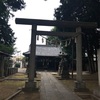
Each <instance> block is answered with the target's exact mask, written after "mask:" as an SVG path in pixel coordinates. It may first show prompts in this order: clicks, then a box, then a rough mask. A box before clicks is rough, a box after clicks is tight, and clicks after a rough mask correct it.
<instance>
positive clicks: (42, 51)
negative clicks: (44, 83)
mask: <svg viewBox="0 0 100 100" xmlns="http://www.w3.org/2000/svg"><path fill="white" fill-rule="evenodd" d="M61 52H62V50H61V48H60V47H59V46H48V45H36V63H35V64H36V69H37V70H55V71H56V70H58V65H59V61H60V59H61V58H60V57H59V55H60V53H61ZM23 55H24V56H25V57H28V58H29V55H30V51H27V52H24V53H23Z"/></svg>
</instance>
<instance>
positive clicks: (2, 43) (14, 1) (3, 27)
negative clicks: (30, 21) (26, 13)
mask: <svg viewBox="0 0 100 100" xmlns="http://www.w3.org/2000/svg"><path fill="white" fill-rule="evenodd" d="M24 7H25V2H24V0H0V47H1V48H0V50H1V51H4V52H7V53H10V54H12V53H13V51H14V48H13V46H14V43H15V40H16V38H15V37H14V34H15V33H14V32H13V30H12V29H11V27H10V25H9V24H8V21H9V18H10V17H13V16H14V15H13V14H12V13H11V11H12V12H13V11H17V10H21V9H22V8H24ZM7 48H8V49H9V50H8V49H7Z"/></svg>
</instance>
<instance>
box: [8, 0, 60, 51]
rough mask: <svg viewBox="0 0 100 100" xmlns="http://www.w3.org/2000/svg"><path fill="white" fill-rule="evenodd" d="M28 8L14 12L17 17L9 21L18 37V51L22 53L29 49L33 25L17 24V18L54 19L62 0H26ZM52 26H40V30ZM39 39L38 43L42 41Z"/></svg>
mask: <svg viewBox="0 0 100 100" xmlns="http://www.w3.org/2000/svg"><path fill="white" fill-rule="evenodd" d="M24 1H25V2H26V8H25V9H23V10H21V11H17V12H15V13H14V15H15V17H14V18H10V20H9V23H10V24H11V28H12V29H13V30H14V32H15V37H17V40H16V45H15V47H17V50H18V51H21V53H23V52H26V51H28V49H29V45H30V38H31V26H26V25H18V24H17V25H16V24H15V18H32V19H47V20H53V19H54V16H53V15H54V9H55V8H57V7H58V6H59V5H60V3H59V1H60V0H47V1H45V0H24ZM51 29H52V27H38V30H51ZM41 40H42V39H41V38H40V41H37V44H40V43H41Z"/></svg>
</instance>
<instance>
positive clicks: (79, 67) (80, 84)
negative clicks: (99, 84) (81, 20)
mask: <svg viewBox="0 0 100 100" xmlns="http://www.w3.org/2000/svg"><path fill="white" fill-rule="evenodd" d="M76 32H77V33H79V35H78V36H77V37H76V72H77V76H76V81H75V91H85V90H86V85H85V82H83V81H82V34H81V27H77V28H76Z"/></svg>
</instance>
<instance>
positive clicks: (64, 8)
mask: <svg viewBox="0 0 100 100" xmlns="http://www.w3.org/2000/svg"><path fill="white" fill-rule="evenodd" d="M60 3H61V5H60V6H59V7H58V8H57V9H56V10H55V14H54V16H55V18H56V20H66V21H82V22H97V24H98V27H100V0H74V1H73V0H60ZM57 29H58V30H59V31H73V30H71V29H62V28H60V27H57ZM82 31H83V32H84V34H82V35H83V38H82V39H83V47H82V49H83V52H84V53H83V56H84V55H85V53H87V54H88V61H89V69H90V72H91V73H92V72H95V71H96V69H97V66H96V68H95V67H94V57H93V55H95V56H96V58H97V47H98V45H99V44H98V43H99V42H98V40H99V37H100V36H99V34H98V33H96V30H95V29H94V30H93V29H92V30H87V29H83V30H82ZM60 39H61V40H63V39H65V38H64V37H61V38H60ZM70 44H71V42H70ZM67 49H68V48H67ZM66 51H69V50H66ZM69 55H70V54H69Z"/></svg>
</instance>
